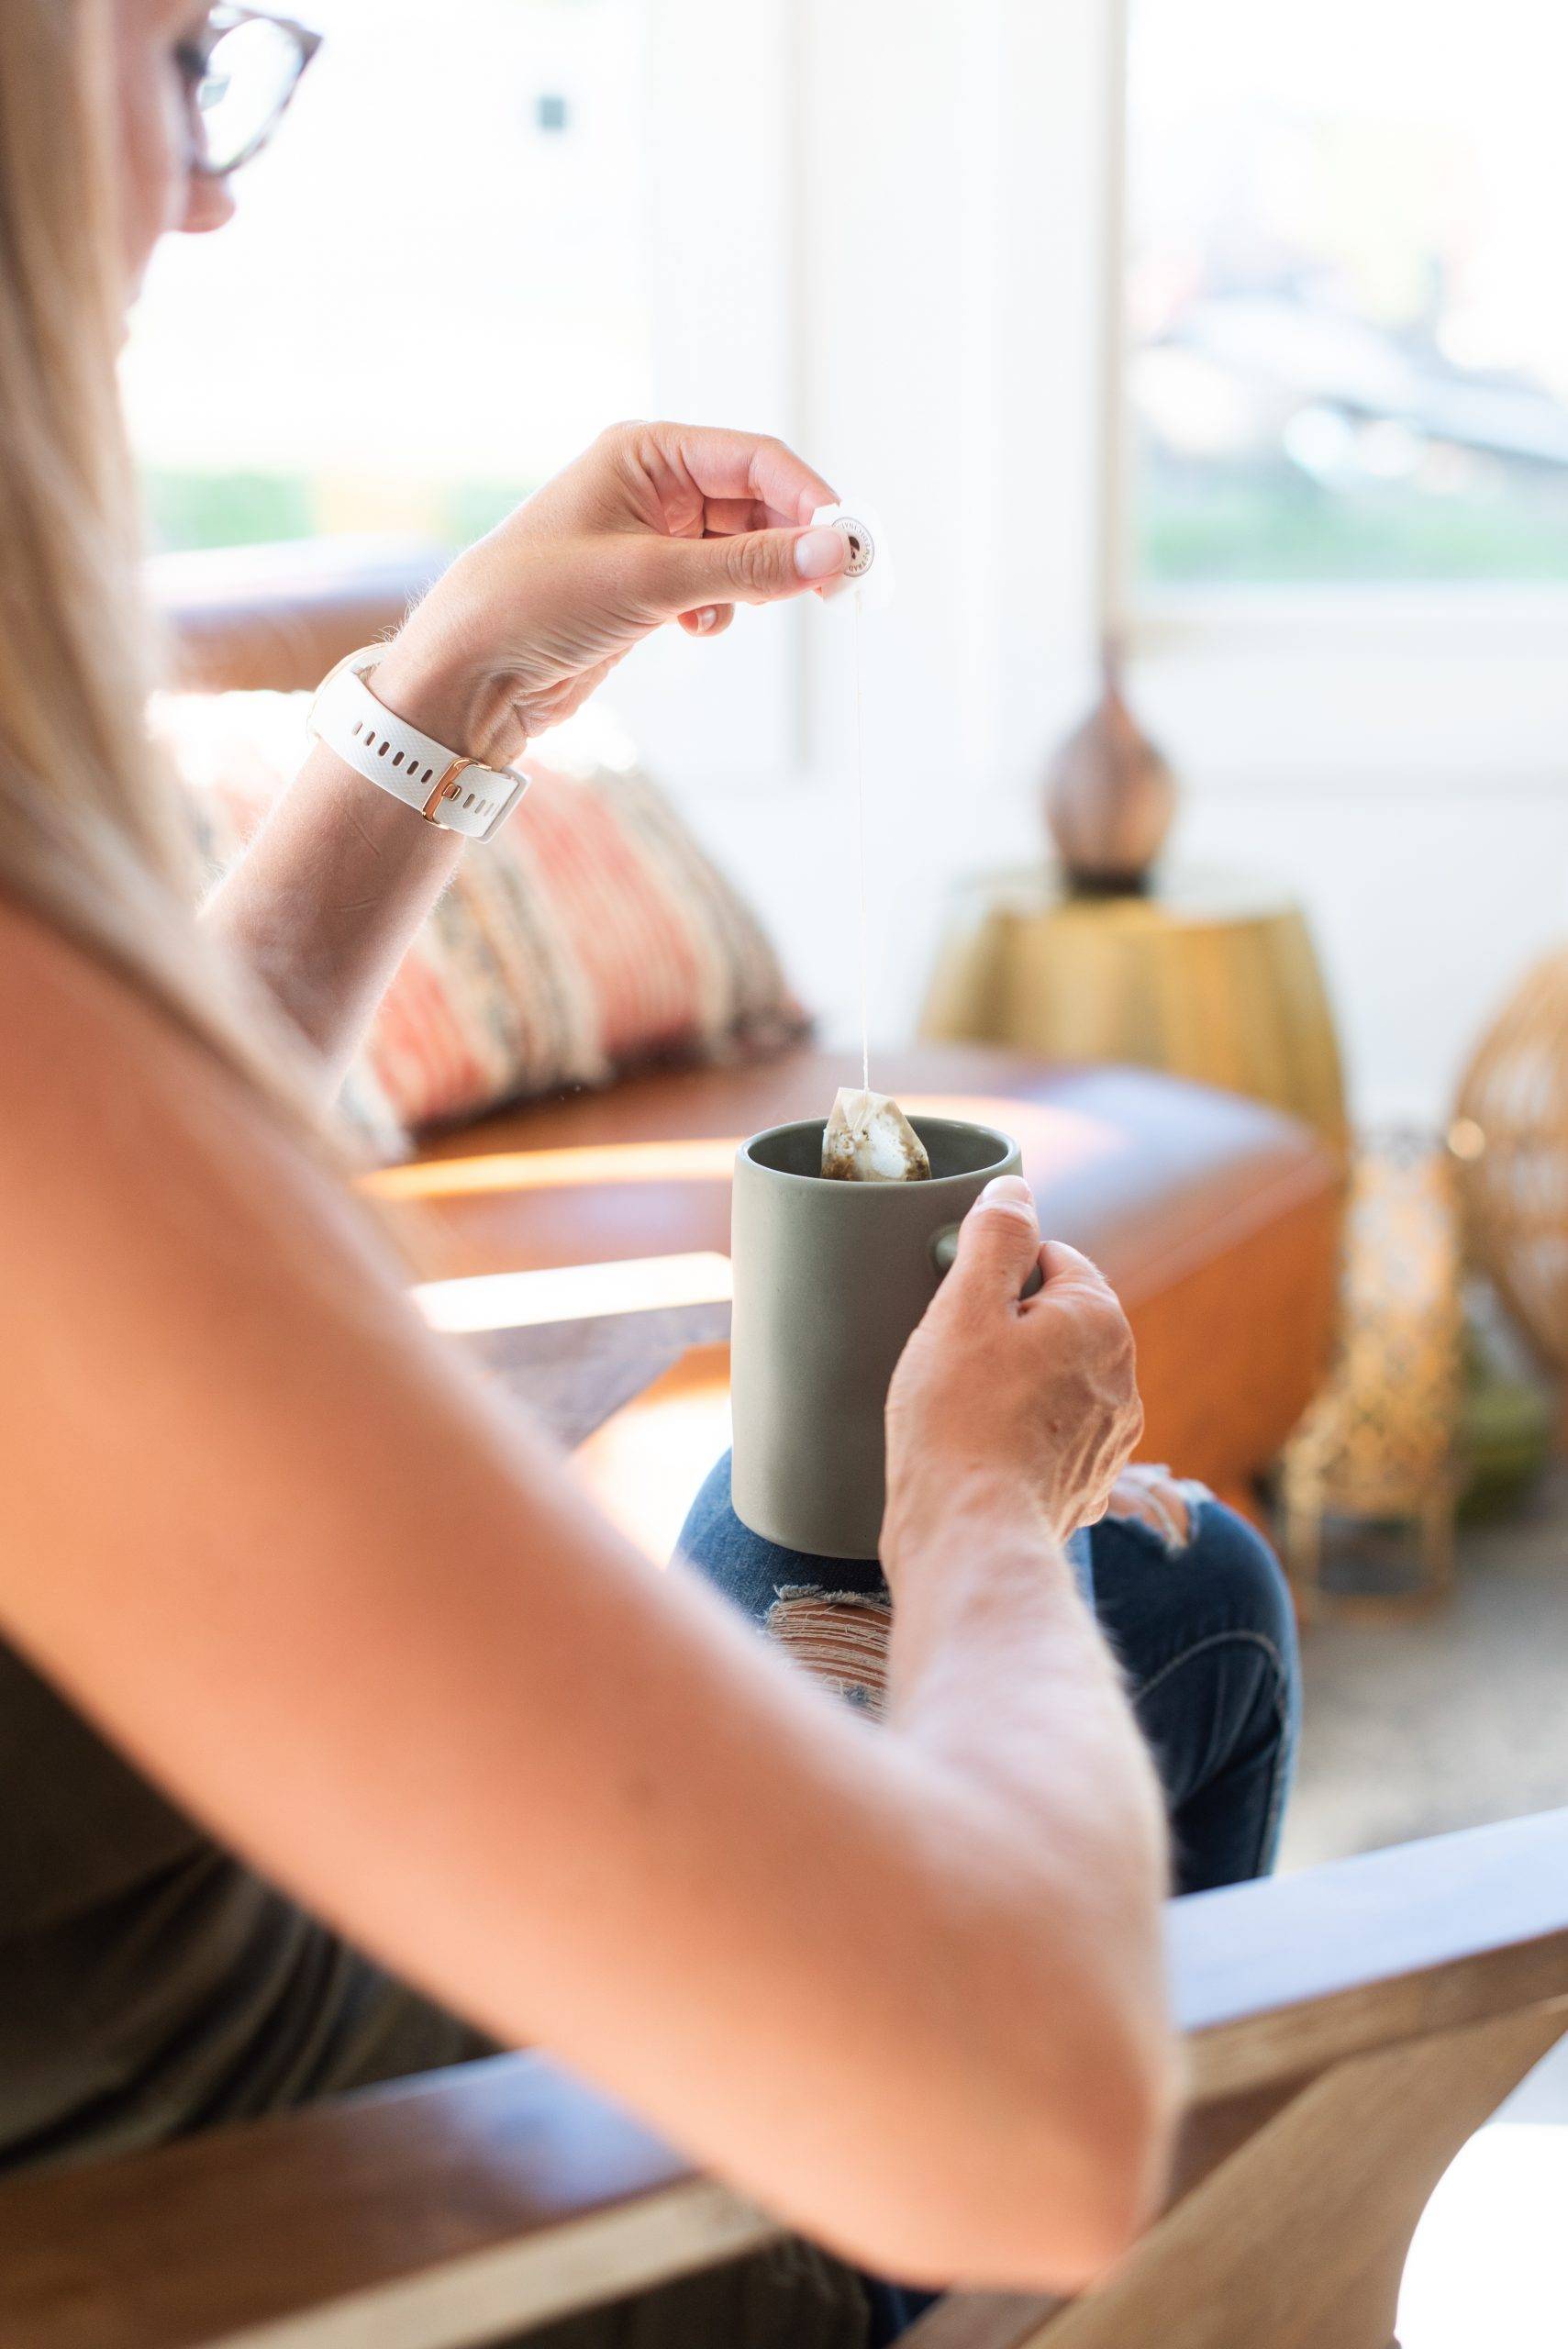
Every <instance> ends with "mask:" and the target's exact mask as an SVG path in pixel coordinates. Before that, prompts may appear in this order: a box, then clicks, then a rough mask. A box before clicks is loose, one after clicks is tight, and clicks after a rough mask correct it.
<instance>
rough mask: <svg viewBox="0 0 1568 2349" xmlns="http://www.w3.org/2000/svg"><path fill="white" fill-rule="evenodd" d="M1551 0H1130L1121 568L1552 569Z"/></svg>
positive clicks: (1566, 538)
mask: <svg viewBox="0 0 1568 2349" xmlns="http://www.w3.org/2000/svg"><path fill="white" fill-rule="evenodd" d="M1564 87H1568V15H1565V13H1564V11H1563V10H1562V8H1561V6H1557V5H1555V0H1491V5H1490V6H1486V7H1485V8H1480V7H1476V6H1473V0H1315V5H1314V6H1311V7H1299V8H1280V7H1269V6H1260V5H1259V0H1132V47H1131V67H1130V81H1129V108H1130V113H1129V132H1130V135H1129V153H1130V158H1131V165H1130V177H1129V226H1130V243H1131V260H1130V295H1129V302H1130V328H1131V340H1130V351H1129V393H1130V401H1131V408H1132V430H1133V452H1132V475H1133V484H1134V510H1135V536H1136V558H1135V559H1136V562H1137V566H1138V571H1139V573H1140V577H1141V579H1142V581H1143V582H1144V583H1145V584H1152V585H1154V586H1156V587H1158V586H1161V585H1168V584H1175V585H1182V586H1185V585H1191V584H1197V583H1216V584H1229V583H1263V584H1274V585H1282V584H1290V583H1299V582H1329V583H1348V582H1369V583H1377V582H1392V581H1423V582H1435V581H1440V582H1451V583H1465V582H1470V583H1528V582H1536V581H1554V582H1560V581H1562V579H1564V578H1565V577H1568V273H1565V272H1564V269H1563V265H1562V250H1561V236H1562V221H1563V219H1564V218H1565V217H1568V141H1565V140H1564V139H1563V137H1562V92H1563V89H1564Z"/></svg>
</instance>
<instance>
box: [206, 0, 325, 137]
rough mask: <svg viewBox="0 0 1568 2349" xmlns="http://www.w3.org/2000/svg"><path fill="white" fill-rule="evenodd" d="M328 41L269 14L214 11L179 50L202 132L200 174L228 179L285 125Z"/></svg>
mask: <svg viewBox="0 0 1568 2349" xmlns="http://www.w3.org/2000/svg"><path fill="white" fill-rule="evenodd" d="M320 46H321V35H320V34H319V33H315V32H312V31H310V29H309V28H308V27H306V26H305V25H296V24H295V23H293V22H291V20H290V19H289V18H288V17H274V16H272V15H270V14H269V13H268V12H267V11H266V10H265V9H261V8H240V7H229V6H222V7H217V8H214V9H213V11H212V13H211V15H210V16H209V17H208V18H207V21H206V25H205V27H204V28H203V29H202V31H201V32H200V33H199V34H198V35H197V36H196V38H195V39H194V40H188V41H186V42H184V43H183V45H182V47H181V49H180V50H179V51H178V59H179V65H180V71H181V72H182V73H183V75H184V78H185V87H186V90H187V93H188V94H189V98H190V105H191V113H192V117H193V125H194V128H195V133H196V149H195V168H196V170H197V171H199V172H200V173H202V174H203V175H204V176H205V177H206V178H208V179H227V178H228V176H229V174H230V173H232V172H237V171H239V167H240V165H241V164H242V163H248V162H249V161H250V159H251V157H252V156H253V155H257V154H259V153H260V152H261V149H262V148H263V147H264V146H265V145H266V143H267V141H268V139H270V138H271V137H272V133H273V131H274V130H275V129H276V128H277V127H278V125H279V123H280V122H281V121H282V120H283V118H284V114H285V113H286V112H287V110H288V106H289V101H290V100H291V99H292V97H293V96H294V94H295V90H296V89H297V88H298V87H299V83H300V79H301V77H302V75H303V74H304V72H305V70H306V66H308V64H309V63H310V61H311V59H312V58H313V57H314V56H315V55H316V52H317V50H318V49H319V48H320Z"/></svg>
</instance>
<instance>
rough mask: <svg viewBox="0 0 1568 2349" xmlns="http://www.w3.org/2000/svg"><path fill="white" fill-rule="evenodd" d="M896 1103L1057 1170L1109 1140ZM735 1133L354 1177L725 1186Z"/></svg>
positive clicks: (994, 1113) (1078, 1122)
mask: <svg viewBox="0 0 1568 2349" xmlns="http://www.w3.org/2000/svg"><path fill="white" fill-rule="evenodd" d="M828 1106H829V1105H827V1104H825V1105H824V1109H823V1115H824V1116H826V1115H827V1108H828ZM903 1106H904V1108H905V1109H906V1111H908V1112H909V1113H910V1114H911V1115H912V1116H915V1117H928V1118H955V1119H961V1120H962V1121H964V1122H965V1123H967V1124H970V1125H982V1126H995V1127H999V1128H1000V1130H1002V1132H1004V1133H1007V1134H1012V1135H1014V1136H1015V1137H1016V1139H1017V1140H1018V1142H1019V1143H1020V1144H1021V1145H1022V1148H1023V1152H1024V1156H1025V1158H1026V1159H1027V1160H1029V1161H1031V1162H1034V1163H1040V1162H1041V1161H1044V1162H1048V1163H1050V1165H1051V1168H1052V1169H1053V1170H1058V1171H1060V1170H1063V1169H1066V1168H1068V1167H1073V1166H1084V1165H1088V1164H1092V1163H1093V1162H1094V1161H1095V1159H1096V1158H1099V1157H1102V1156H1104V1155H1105V1154H1106V1152H1110V1151H1112V1150H1114V1149H1115V1148H1116V1147H1117V1141H1118V1137H1117V1135H1116V1133H1115V1132H1114V1130H1112V1128H1111V1127H1109V1126H1108V1125H1106V1123H1105V1122H1104V1121H1103V1119H1098V1118H1089V1117H1085V1116H1084V1115H1083V1113H1082V1112H1081V1111H1079V1110H1075V1109H1062V1108H1051V1107H1048V1106H1046V1105H1045V1104H1043V1103H1040V1102H1033V1101H999V1100H992V1099H989V1098H987V1097H985V1096H984V1095H983V1094H973V1095H972V1094H919V1095H915V1096H911V1097H906V1098H905V1100H904V1105H903ZM786 1122H787V1121H786ZM743 1139H744V1137H743V1136H741V1135H739V1134H729V1135H716V1136H714V1137H712V1138H711V1139H705V1138H693V1139H692V1140H689V1141H628V1142H605V1143H601V1144H596V1145H595V1144H589V1145H584V1146H583V1147H581V1148H578V1149H573V1150H507V1151H497V1152H494V1153H492V1154H490V1155H488V1156H483V1157H477V1158H436V1159H428V1160H426V1161H424V1162H423V1163H419V1164H416V1165H408V1166H384V1167H380V1168H378V1169H377V1170H376V1172H375V1173H374V1174H373V1175H365V1176H363V1177H362V1178H361V1179H362V1186H363V1188H364V1189H365V1190H367V1191H369V1192H370V1193H371V1194H372V1195H373V1197H376V1198H381V1199H401V1200H415V1199H425V1200H429V1199H460V1198H480V1197H484V1196H486V1195H487V1194H493V1193H497V1192H506V1191H564V1190H593V1189H598V1188H600V1187H602V1186H607V1185H615V1184H638V1183H728V1180H729V1175H730V1170H731V1168H732V1166H733V1165H734V1163H735V1153H736V1152H737V1151H738V1150H739V1149H740V1143H741V1141H742V1140H743Z"/></svg>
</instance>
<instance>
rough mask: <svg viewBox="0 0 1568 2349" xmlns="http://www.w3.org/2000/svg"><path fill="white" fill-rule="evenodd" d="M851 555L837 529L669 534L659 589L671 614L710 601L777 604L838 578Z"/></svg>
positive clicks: (661, 554) (661, 556)
mask: <svg viewBox="0 0 1568 2349" xmlns="http://www.w3.org/2000/svg"><path fill="white" fill-rule="evenodd" d="M848 558H849V549H848V547H847V545H846V544H845V540H844V538H843V535H842V533H841V532H840V531H838V530H745V531H742V532H740V534H739V535H737V536H736V537H734V538H727V539H666V540H662V542H661V544H660V547H659V551H658V562H659V571H658V574H657V575H658V577H659V584H660V592H661V595H662V598H663V600H664V602H665V603H666V604H667V606H668V607H669V609H670V611H671V613H672V614H673V613H677V612H690V611H695V610H697V609H699V608H700V607H702V606H704V605H707V604H720V605H723V604H773V603H777V602H779V601H780V600H781V598H783V597H784V596H799V595H803V594H804V593H805V592H806V589H807V588H808V587H820V586H821V585H822V584H823V582H824V581H825V580H828V579H836V578H837V577H838V576H839V574H840V572H841V571H842V570H843V568H844V564H845V562H847V560H848Z"/></svg>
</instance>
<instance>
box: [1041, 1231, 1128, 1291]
mask: <svg viewBox="0 0 1568 2349" xmlns="http://www.w3.org/2000/svg"><path fill="white" fill-rule="evenodd" d="M1040 1270H1041V1272H1042V1273H1043V1274H1044V1275H1045V1286H1044V1288H1043V1289H1041V1290H1040V1296H1041V1297H1047V1296H1049V1295H1050V1294H1051V1291H1052V1290H1054V1291H1055V1293H1056V1295H1057V1296H1058V1297H1060V1296H1062V1294H1063V1293H1064V1292H1065V1291H1068V1290H1072V1289H1093V1290H1094V1291H1095V1294H1096V1296H1104V1297H1110V1296H1114V1295H1115V1291H1114V1290H1113V1289H1112V1287H1111V1285H1110V1283H1109V1281H1107V1280H1106V1276H1105V1275H1104V1273H1102V1272H1101V1270H1100V1268H1099V1266H1098V1264H1095V1261H1094V1258H1093V1257H1092V1256H1085V1255H1084V1253H1083V1252H1082V1251H1081V1250H1079V1249H1077V1248H1069V1246H1068V1245H1067V1242H1066V1241H1064V1240H1048V1241H1046V1242H1045V1244H1044V1246H1043V1247H1042V1248H1041V1250H1040Z"/></svg>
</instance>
